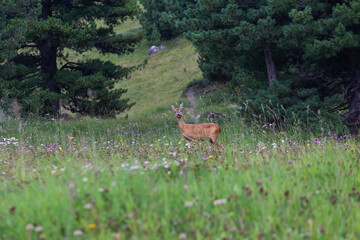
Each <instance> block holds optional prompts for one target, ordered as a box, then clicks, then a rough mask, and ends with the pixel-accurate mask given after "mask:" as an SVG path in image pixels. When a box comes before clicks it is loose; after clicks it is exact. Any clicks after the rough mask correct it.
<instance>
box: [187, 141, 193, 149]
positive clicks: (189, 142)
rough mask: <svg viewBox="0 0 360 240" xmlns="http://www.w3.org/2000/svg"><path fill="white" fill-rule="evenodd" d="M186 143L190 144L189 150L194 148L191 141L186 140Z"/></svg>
mask: <svg viewBox="0 0 360 240" xmlns="http://www.w3.org/2000/svg"><path fill="white" fill-rule="evenodd" d="M186 145H187V146H188V148H189V150H190V149H191V148H192V144H191V141H186Z"/></svg>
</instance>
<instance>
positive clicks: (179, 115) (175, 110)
mask: <svg viewBox="0 0 360 240" xmlns="http://www.w3.org/2000/svg"><path fill="white" fill-rule="evenodd" d="M170 107H171V109H172V110H173V111H174V113H175V116H176V117H177V118H181V117H182V113H181V110H182V109H183V107H184V103H181V104H180V107H179V108H175V107H174V106H173V105H170Z"/></svg>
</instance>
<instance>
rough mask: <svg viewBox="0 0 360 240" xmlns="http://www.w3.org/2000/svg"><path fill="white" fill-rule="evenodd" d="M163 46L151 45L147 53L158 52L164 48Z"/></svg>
mask: <svg viewBox="0 0 360 240" xmlns="http://www.w3.org/2000/svg"><path fill="white" fill-rule="evenodd" d="M164 49H165V47H164V46H163V45H160V46H152V47H151V48H150V50H149V53H148V54H149V55H153V54H155V53H158V52H160V51H161V50H164Z"/></svg>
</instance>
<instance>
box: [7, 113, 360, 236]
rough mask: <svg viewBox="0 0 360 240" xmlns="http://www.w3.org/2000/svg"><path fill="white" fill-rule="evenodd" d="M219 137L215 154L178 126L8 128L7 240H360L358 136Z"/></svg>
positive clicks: (237, 127) (235, 126) (233, 128)
mask: <svg viewBox="0 0 360 240" xmlns="http://www.w3.org/2000/svg"><path fill="white" fill-rule="evenodd" d="M221 126H222V128H223V132H222V133H221V134H220V139H219V141H220V143H221V144H222V145H223V146H224V150H223V152H215V151H214V150H213V148H212V146H211V145H210V144H209V143H205V142H202V143H201V149H193V150H191V151H189V150H188V149H187V147H186V145H185V141H182V137H181V134H180V130H178V127H177V125H176V121H175V119H174V118H173V116H165V115H161V116H160V117H156V116H155V117H152V118H143V119H141V120H139V121H136V120H132V121H127V120H106V119H98V120H83V121H80V122H57V121H43V122H23V123H21V126H20V124H19V122H18V121H8V122H2V128H1V133H0V136H2V137H3V138H7V140H6V141H3V144H2V145H1V151H0V159H1V162H0V181H1V185H0V194H1V201H0V216H1V217H0V238H1V239H185V238H186V239H195V238H196V239H224V238H226V239H242V238H248V239H256V238H263V239H341V238H343V239H356V238H359V230H358V229H359V222H360V221H359V220H360V212H359V211H357V209H358V207H359V201H360V193H359V192H360V179H359V177H358V176H359V165H358V164H359V160H358V159H359V145H358V140H357V139H356V138H355V137H353V136H346V138H345V139H344V136H341V138H342V139H340V136H338V135H336V136H334V135H333V134H334V133H331V135H329V134H327V133H326V136H325V135H323V136H321V135H319V136H312V135H309V134H307V133H304V132H301V131H299V132H294V131H293V134H292V133H278V132H276V131H273V130H271V129H263V130H262V131H259V130H258V129H256V128H250V127H246V125H244V124H243V123H242V122H241V121H239V120H233V121H232V122H227V123H222V124H221ZM264 131H265V132H264ZM11 137H15V139H12V140H9V139H10V138H11ZM315 137H317V138H318V139H317V140H315V139H314V138H315ZM325 138H326V139H325Z"/></svg>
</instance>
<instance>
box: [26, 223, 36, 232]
mask: <svg viewBox="0 0 360 240" xmlns="http://www.w3.org/2000/svg"><path fill="white" fill-rule="evenodd" d="M25 229H26V230H28V231H31V230H33V229H34V225H32V224H28V225H26V227H25Z"/></svg>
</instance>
